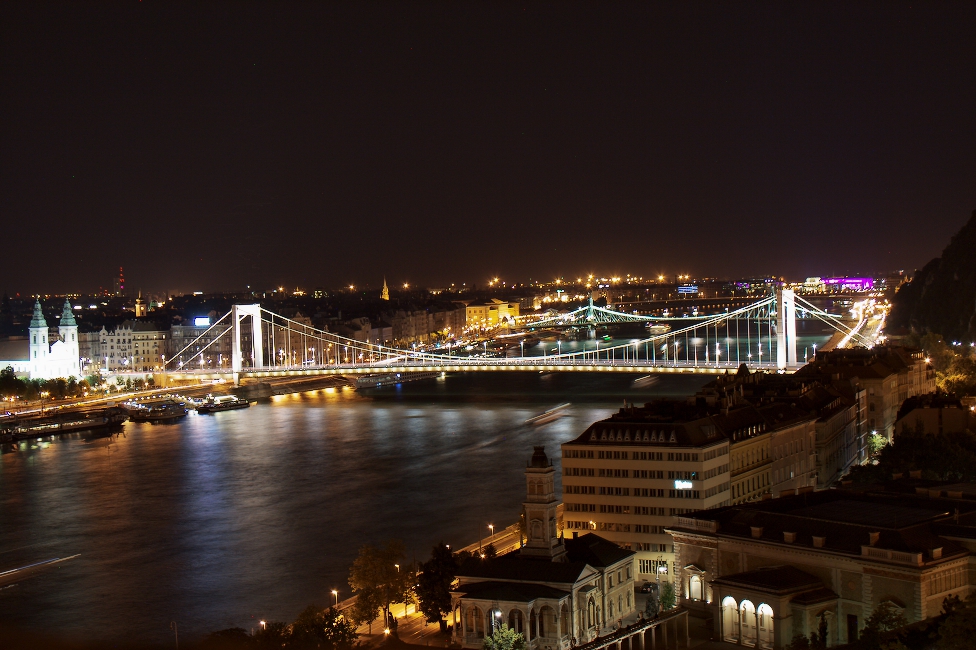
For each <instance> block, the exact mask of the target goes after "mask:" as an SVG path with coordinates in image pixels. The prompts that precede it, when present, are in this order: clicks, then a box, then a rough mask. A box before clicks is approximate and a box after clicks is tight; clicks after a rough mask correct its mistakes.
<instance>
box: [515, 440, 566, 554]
mask: <svg viewBox="0 0 976 650" xmlns="http://www.w3.org/2000/svg"><path fill="white" fill-rule="evenodd" d="M525 486H526V492H527V494H526V497H525V502H524V503H523V504H522V512H523V515H524V516H525V531H526V533H525V534H526V538H527V539H526V542H525V546H523V547H522V555H523V556H526V557H538V558H540V559H546V560H551V561H554V562H559V561H561V560H563V559H564V556H565V555H566V547H565V546H564V545H563V540H562V538H561V537H559V536H558V534H557V532H556V507H557V506H558V505H559V502H558V501H557V500H556V470H555V468H554V467H553V466H552V462H551V461H550V460H549V458H548V457H547V456H546V448H545V447H536V448H535V452H534V453H533V454H532V459H531V460H530V461H529V465H528V467H526V468H525Z"/></svg>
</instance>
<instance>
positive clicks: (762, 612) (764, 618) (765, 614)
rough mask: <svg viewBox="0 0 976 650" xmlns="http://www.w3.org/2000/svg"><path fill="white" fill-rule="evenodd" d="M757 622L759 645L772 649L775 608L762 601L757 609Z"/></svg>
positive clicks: (767, 649) (768, 649)
mask: <svg viewBox="0 0 976 650" xmlns="http://www.w3.org/2000/svg"><path fill="white" fill-rule="evenodd" d="M756 622H757V624H758V626H759V647H760V648H765V649H766V650H771V648H772V647H773V608H772V607H770V606H769V605H767V604H766V603H762V604H761V605H759V609H757V610H756Z"/></svg>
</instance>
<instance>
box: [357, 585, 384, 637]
mask: <svg viewBox="0 0 976 650" xmlns="http://www.w3.org/2000/svg"><path fill="white" fill-rule="evenodd" d="M382 606H383V604H382V603H381V602H380V599H379V592H377V591H376V590H375V589H367V590H364V591H360V592H359V593H358V594H357V595H356V602H355V604H353V606H352V608H351V609H350V610H349V616H350V617H351V618H352V620H353V621H355V622H356V623H357V624H359V625H362V624H363V623H366V624H368V625H369V633H370V634H372V633H373V621H375V620H376V615H377V614H378V613H379V611H380V608H381V607H382Z"/></svg>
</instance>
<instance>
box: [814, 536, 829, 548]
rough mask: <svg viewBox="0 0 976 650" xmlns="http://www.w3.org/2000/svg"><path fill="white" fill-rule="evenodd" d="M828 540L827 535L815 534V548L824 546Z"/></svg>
mask: <svg viewBox="0 0 976 650" xmlns="http://www.w3.org/2000/svg"><path fill="white" fill-rule="evenodd" d="M826 542H827V538H826V537H819V536H817V535H814V536H813V546H814V548H823V547H824V544H825V543H826Z"/></svg>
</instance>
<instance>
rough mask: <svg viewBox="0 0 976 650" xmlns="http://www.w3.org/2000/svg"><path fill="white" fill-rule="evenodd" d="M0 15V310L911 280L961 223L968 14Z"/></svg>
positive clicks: (613, 9)
mask: <svg viewBox="0 0 976 650" xmlns="http://www.w3.org/2000/svg"><path fill="white" fill-rule="evenodd" d="M0 11H2V12H3V14H2V15H3V20H2V21H0V25H2V26H0V30H2V32H0V33H2V36H3V38H2V39H0V40H2V42H3V54H4V59H5V61H6V62H7V65H6V66H4V69H3V71H2V73H0V74H2V75H3V76H2V79H3V83H4V86H5V89H6V97H7V100H8V101H7V102H6V105H5V108H4V115H5V118H6V119H5V128H4V129H3V132H2V135H0V137H2V145H3V146H2V147H0V151H2V153H0V165H2V167H0V170H2V173H0V196H3V197H4V201H3V206H4V214H5V238H6V239H7V240H8V241H9V242H20V243H22V244H23V245H15V246H8V247H7V249H6V251H5V252H6V260H7V271H6V273H5V274H4V275H5V282H4V284H5V285H6V286H4V287H0V289H5V290H7V291H18V290H19V291H22V292H23V291H28V292H31V293H55V292H68V291H94V290H96V289H97V288H98V287H105V288H111V286H110V285H108V283H109V282H110V279H111V278H112V277H113V274H114V272H115V269H117V268H118V267H119V266H123V267H124V268H125V269H126V274H127V279H128V280H129V282H128V286H129V287H131V288H132V289H133V290H137V289H140V288H141V289H143V290H144V291H168V290H170V289H173V288H177V287H179V288H185V289H187V290H205V291H211V290H228V289H233V288H242V287H245V286H247V285H251V286H262V287H270V286H296V285H302V284H304V285H306V286H309V287H314V286H332V287H334V286H342V285H344V284H347V283H349V282H351V281H352V282H356V281H358V282H362V281H363V278H366V277H369V278H375V280H371V284H372V282H375V283H376V285H377V286H379V284H380V282H381V278H382V276H383V275H384V274H386V275H387V276H389V277H391V278H392V277H394V276H396V277H398V278H399V277H402V278H403V279H404V281H408V282H410V283H411V284H415V285H418V286H440V285H444V284H449V283H450V282H454V281H457V280H460V281H462V282H464V281H477V278H479V277H481V276H483V275H487V274H489V273H492V274H496V275H499V276H503V277H509V278H513V277H520V278H549V277H552V278H555V277H558V276H560V275H568V274H570V273H572V274H575V273H579V272H581V271H582V270H583V269H589V270H593V269H607V268H609V269H612V270H614V271H615V272H617V271H623V270H624V269H629V270H631V271H632V272H637V273H659V272H664V271H667V270H669V269H673V270H675V271H673V272H687V273H692V274H694V275H698V276H712V277H714V276H717V275H729V276H735V277H746V276H754V275H763V274H770V273H775V274H777V275H783V276H788V277H791V278H802V277H806V276H809V275H817V274H820V273H826V272H829V273H836V274H841V273H849V272H863V271H878V270H887V269H891V270H894V269H905V270H906V271H911V270H912V269H914V268H918V267H921V266H922V265H923V264H924V263H925V262H926V261H928V260H929V259H931V258H932V257H934V256H936V255H938V253H939V251H940V250H941V248H942V246H943V244H944V242H945V241H946V240H947V239H948V238H949V236H950V235H951V234H952V233H954V232H955V231H956V230H958V228H959V227H960V226H961V225H962V224H963V223H964V222H965V220H966V218H967V216H968V215H969V213H970V211H971V210H972V208H973V207H974V204H976V154H974V153H973V152H974V151H976V146H974V145H976V123H974V121H973V120H972V119H971V116H972V115H973V114H976V84H974V83H973V79H976V69H974V68H976V45H974V43H973V42H972V40H971V39H969V38H968V35H969V34H970V33H971V31H972V27H973V25H976V8H974V7H973V6H972V5H969V4H964V3H958V4H944V5H938V6H921V7H915V6H911V5H908V4H891V3H885V4H878V5H869V4H861V5H856V6H843V7H842V6H825V5H814V4H808V5H793V6H790V7H782V6H778V5H772V4H768V5H763V4H760V5H750V6H746V7H742V6H733V5H727V6H717V5H707V6H706V5H701V6H694V5H673V6H667V5H663V6H661V5H658V6H634V5H614V6H609V7H607V6H604V5H600V6H597V5H593V4H586V3H582V4H569V5H564V6H562V7H561V8H560V11H558V12H557V11H555V10H554V9H551V8H548V7H544V6H541V5H529V6H527V7H522V6H515V5H504V4H495V5H457V6H452V7H451V8H449V9H446V8H443V7H440V8H431V7H428V6H422V5H416V4H407V5H399V6H382V7H380V6H370V5H350V6H329V5H324V6H323V5H308V4H306V5H297V4H296V5H272V4H253V5H249V6H247V7H233V6H220V7H217V6H200V5H194V4H191V3H186V4H180V3H175V4H173V3H168V4H166V5H158V4H156V3H131V4H105V5H98V6H93V5H73V4H65V5H55V4H42V3H29V4H28V3H22V4H16V3H15V4H8V5H5V6H4V7H3V8H2V9H0ZM567 271H568V273H567ZM486 280H487V278H486ZM479 284H480V282H479Z"/></svg>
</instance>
